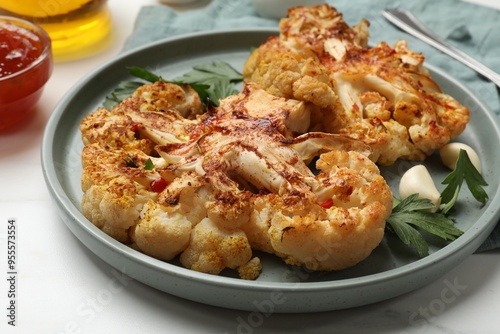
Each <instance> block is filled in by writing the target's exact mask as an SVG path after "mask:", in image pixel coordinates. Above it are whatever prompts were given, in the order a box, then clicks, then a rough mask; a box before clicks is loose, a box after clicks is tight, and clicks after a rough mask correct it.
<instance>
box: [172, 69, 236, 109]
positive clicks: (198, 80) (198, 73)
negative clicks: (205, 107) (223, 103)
mask: <svg viewBox="0 0 500 334" xmlns="http://www.w3.org/2000/svg"><path fill="white" fill-rule="evenodd" d="M241 81H243V76H242V75H241V73H239V72H238V71H236V70H235V69H234V68H233V67H232V66H231V65H229V64H228V63H225V62H222V61H214V62H212V63H210V64H204V65H199V66H194V67H193V70H192V71H190V72H187V73H186V74H184V75H183V76H181V77H179V78H176V79H174V81H173V82H175V83H179V82H182V83H185V84H189V85H191V86H193V85H195V84H197V85H205V86H206V89H205V93H206V96H207V97H208V98H209V99H210V102H211V103H212V104H213V105H215V106H218V105H219V100H221V99H223V98H225V97H228V96H230V95H233V94H236V93H238V91H237V90H236V89H235V88H234V83H237V82H241ZM193 88H194V87H193ZM197 92H198V91H197ZM198 94H199V95H200V98H202V100H203V97H202V95H201V94H200V93H199V92H198Z"/></svg>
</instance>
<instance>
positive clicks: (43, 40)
mask: <svg viewBox="0 0 500 334" xmlns="http://www.w3.org/2000/svg"><path fill="white" fill-rule="evenodd" d="M51 72H52V54H51V50H50V39H49V37H48V36H47V34H46V33H45V32H44V31H43V30H41V29H40V28H38V27H36V26H32V25H31V24H30V23H29V22H26V21H16V20H15V19H13V18H6V17H0V130H3V129H6V128H8V127H10V126H11V125H13V124H14V123H18V122H20V121H22V120H23V119H26V117H27V116H28V115H29V114H30V112H31V111H32V109H33V107H34V106H35V104H36V102H37V101H38V100H39V98H40V95H41V93H42V90H43V86H44V85H45V83H46V82H47V80H48V78H49V76H50V74H51Z"/></svg>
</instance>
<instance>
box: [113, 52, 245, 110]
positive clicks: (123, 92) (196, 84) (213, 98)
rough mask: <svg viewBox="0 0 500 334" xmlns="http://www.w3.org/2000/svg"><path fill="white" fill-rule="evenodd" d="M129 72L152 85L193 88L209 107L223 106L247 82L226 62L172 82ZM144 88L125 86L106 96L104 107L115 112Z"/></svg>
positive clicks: (140, 70)
mask: <svg viewBox="0 0 500 334" xmlns="http://www.w3.org/2000/svg"><path fill="white" fill-rule="evenodd" d="M127 70H128V72H129V73H130V74H131V75H133V76H134V77H137V78H140V79H142V80H145V81H148V82H157V81H164V82H169V83H173V84H176V85H179V86H182V85H190V86H191V87H192V88H193V89H194V90H195V91H196V93H198V95H199V96H200V99H201V100H202V101H203V102H204V103H205V105H209V104H211V105H214V106H218V105H219V100H221V99H223V98H226V97H228V96H230V95H234V94H237V93H238V90H236V89H235V84H236V83H238V82H241V81H243V76H242V75H241V73H239V72H238V71H236V70H235V69H234V68H233V67H232V66H231V65H229V64H227V63H225V62H223V61H214V62H212V63H209V64H204V65H199V66H195V67H193V70H191V71H190V72H188V73H186V74H184V75H183V76H181V77H178V78H176V79H173V80H171V81H169V80H165V79H164V78H163V77H161V76H158V75H156V74H154V73H151V72H149V71H148V70H146V69H144V68H141V67H138V66H131V67H127ZM143 84H144V83H143V82H137V81H124V82H121V83H120V84H119V85H118V87H117V88H116V89H115V90H114V91H113V92H112V93H110V94H108V95H107V96H106V100H105V101H104V103H103V105H104V107H105V108H107V109H109V110H111V109H112V108H113V107H114V106H115V105H117V104H118V103H120V102H121V101H122V100H123V99H125V98H127V97H129V96H131V95H132V93H133V92H134V91H135V90H136V89H137V88H138V87H140V86H142V85H143Z"/></svg>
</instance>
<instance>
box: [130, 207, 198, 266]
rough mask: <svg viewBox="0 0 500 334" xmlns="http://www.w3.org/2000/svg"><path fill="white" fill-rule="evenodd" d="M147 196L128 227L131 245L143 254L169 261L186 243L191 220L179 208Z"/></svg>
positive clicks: (187, 243) (188, 239)
mask: <svg viewBox="0 0 500 334" xmlns="http://www.w3.org/2000/svg"><path fill="white" fill-rule="evenodd" d="M170 211H172V212H169V210H168V209H167V208H166V207H164V206H161V205H159V204H158V203H155V202H154V201H153V200H149V201H148V202H147V203H146V204H145V205H144V207H143V209H142V211H141V214H140V220H139V222H138V223H137V225H135V227H134V228H133V229H132V230H131V239H132V242H133V243H134V245H133V246H134V247H136V248H137V249H139V250H140V251H141V252H143V253H144V254H147V255H150V256H153V257H155V258H157V259H160V260H165V261H169V260H172V259H173V258H174V257H175V256H177V255H179V254H180V253H181V252H182V251H184V250H185V249H186V247H187V246H188V245H189V241H190V237H191V228H192V224H191V222H190V221H189V220H187V219H186V217H185V216H184V215H182V214H180V213H179V212H175V211H174V210H170Z"/></svg>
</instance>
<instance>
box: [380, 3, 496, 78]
mask: <svg viewBox="0 0 500 334" xmlns="http://www.w3.org/2000/svg"><path fill="white" fill-rule="evenodd" d="M383 15H384V17H385V18H386V19H387V20H388V21H390V22H391V23H392V24H394V25H395V26H397V27H399V28H400V29H402V30H404V31H406V32H407V33H409V34H411V35H413V36H415V37H417V38H420V39H421V40H423V41H424V42H426V43H427V44H429V45H431V46H433V47H435V48H436V49H438V50H439V51H441V52H443V53H445V54H447V55H449V56H450V57H453V58H454V59H456V60H458V61H460V62H462V63H463V64H465V65H467V66H469V67H470V68H472V69H473V70H475V71H476V72H478V73H480V74H482V75H483V76H485V77H486V78H488V79H489V80H491V81H492V82H493V83H495V84H496V85H497V86H498V87H500V75H499V74H497V73H496V72H495V71H493V70H492V69H490V68H488V67H486V66H485V65H483V64H481V63H480V62H478V61H477V60H475V59H474V58H472V57H471V56H469V55H468V54H466V53H465V52H463V51H461V50H459V49H457V48H456V47H454V46H453V45H451V44H449V43H447V42H446V41H444V40H443V39H441V38H439V37H438V36H436V35H435V34H433V33H432V32H430V31H429V30H428V29H427V28H426V27H424V25H423V24H422V23H421V22H420V21H418V20H417V18H416V17H415V16H414V15H413V14H411V13H410V12H408V11H406V10H403V9H399V8H388V9H386V10H384V12H383Z"/></svg>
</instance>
